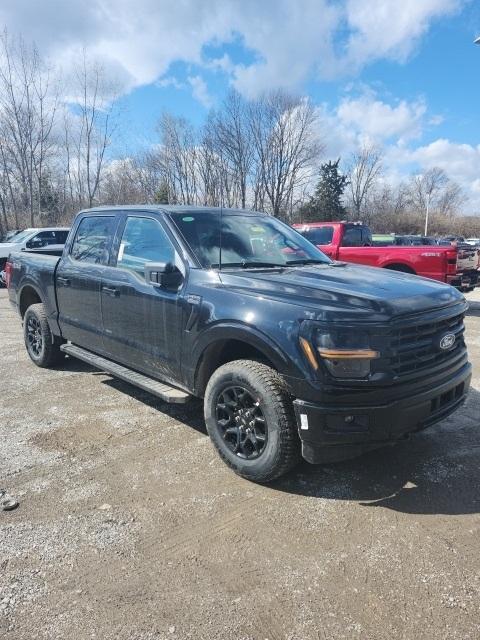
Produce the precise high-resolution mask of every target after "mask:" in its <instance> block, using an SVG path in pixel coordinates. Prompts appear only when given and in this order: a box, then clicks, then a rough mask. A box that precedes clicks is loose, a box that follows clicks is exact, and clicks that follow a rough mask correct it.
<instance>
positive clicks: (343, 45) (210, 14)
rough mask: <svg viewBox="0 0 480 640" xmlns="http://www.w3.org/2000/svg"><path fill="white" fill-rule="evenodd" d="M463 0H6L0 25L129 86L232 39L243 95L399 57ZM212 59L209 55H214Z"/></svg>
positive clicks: (58, 57)
mask: <svg viewBox="0 0 480 640" xmlns="http://www.w3.org/2000/svg"><path fill="white" fill-rule="evenodd" d="M461 2H462V0H402V1H399V0H369V2H365V0H338V1H337V2H332V1H331V0H330V1H329V0H302V2H296V1H294V0H263V2H258V0H202V1H201V2H198V1H197V0H183V1H182V2H175V3H173V2H171V0H136V1H135V2H133V1H132V0H89V1H88V2H85V3H72V2H62V1H60V0H42V2H41V3H33V4H32V2H31V0H15V2H3V3H2V6H1V8H0V23H1V24H5V25H6V26H7V28H8V29H9V30H10V31H11V32H14V33H17V32H21V33H23V35H24V37H25V38H27V39H29V40H30V39H33V40H35V41H36V42H37V44H38V46H39V47H40V49H41V51H43V52H45V53H48V54H50V56H51V58H52V60H53V61H55V62H59V63H63V64H64V65H66V66H68V64H69V63H70V61H71V60H72V57H74V56H77V55H78V51H79V50H80V49H81V48H82V47H86V48H87V49H88V52H89V54H90V55H92V56H97V57H98V58H100V59H101V60H102V62H103V63H104V65H105V66H106V67H107V68H108V69H109V70H110V69H111V70H115V73H116V76H118V77H120V78H122V80H123V83H124V87H125V90H128V89H130V88H132V87H135V86H139V85H142V84H148V83H151V82H154V81H156V80H158V79H159V78H161V77H162V76H163V75H165V74H166V73H168V71H169V67H170V65H171V64H172V63H173V62H176V61H181V62H185V63H193V64H196V65H199V66H200V67H202V66H204V67H209V65H211V64H212V61H211V60H208V58H207V59H205V55H204V51H203V49H204V47H205V46H206V45H211V44H214V45H221V44H223V43H228V42H230V41H232V40H234V39H237V40H240V41H241V42H243V43H244V44H245V46H246V47H247V49H249V50H250V51H251V52H252V53H253V55H254V60H253V61H252V62H251V63H248V64H244V65H241V64H236V65H234V64H233V63H232V61H231V60H230V59H229V58H228V57H225V56H224V57H220V58H217V68H220V67H221V68H222V69H223V71H224V72H225V73H227V74H228V75H230V77H231V79H232V82H233V83H234V84H235V86H236V87H237V88H238V89H239V90H241V91H242V92H243V93H245V94H246V95H250V96H251V95H255V94H257V93H258V92H260V91H263V90H265V89H270V88H272V87H285V88H289V89H292V88H299V87H300V86H301V84H302V83H303V82H304V81H305V80H306V79H308V78H309V77H312V76H316V77H333V76H335V75H336V74H338V73H339V71H340V70H343V72H347V73H349V72H351V70H352V69H357V70H358V69H360V68H361V67H362V66H364V65H366V64H368V63H369V62H371V61H372V60H376V59H378V58H381V57H389V58H394V59H397V60H404V59H405V57H406V56H408V55H409V54H410V53H411V52H412V50H413V49H414V47H415V45H416V44H417V43H418V41H419V38H421V36H422V35H424V34H425V33H426V31H427V30H428V28H429V26H430V24H431V22H432V20H434V19H435V18H438V17H441V16H446V15H449V14H451V13H452V12H453V11H454V10H455V9H456V8H458V7H459V6H460V4H461ZM214 64H215V62H214Z"/></svg>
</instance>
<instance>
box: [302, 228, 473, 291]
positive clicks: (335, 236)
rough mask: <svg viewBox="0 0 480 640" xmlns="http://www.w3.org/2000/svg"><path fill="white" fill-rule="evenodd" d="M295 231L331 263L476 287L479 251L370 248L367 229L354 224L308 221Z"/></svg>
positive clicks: (433, 247) (431, 247) (469, 288)
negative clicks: (335, 262)
mask: <svg viewBox="0 0 480 640" xmlns="http://www.w3.org/2000/svg"><path fill="white" fill-rule="evenodd" d="M294 227H295V228H296V230H297V231H299V232H300V233H301V234H302V235H303V236H305V237H306V238H307V239H308V240H310V242H312V243H313V244H314V245H316V246H317V247H318V248H319V249H321V250H322V251H323V253H325V254H327V256H329V257H330V258H333V259H334V260H344V261H345V262H356V263H359V264H366V265H370V266H372V267H383V268H385V269H393V270H394V271H403V272H404V273H412V274H416V275H419V276H424V277H425V278H431V279H432V280H439V281H440V282H446V283H448V284H451V285H453V286H454V287H457V288H458V289H461V290H462V291H472V290H473V289H474V288H475V287H476V286H477V284H479V276H480V272H479V267H480V264H479V260H480V256H479V252H478V250H476V249H475V248H474V247H472V248H471V249H469V250H467V249H463V248H461V249H458V248H457V247H455V246H446V247H445V246H437V245H425V246H403V247H402V246H391V247H376V246H372V234H371V232H370V229H369V228H368V227H367V226H365V225H363V224H361V223H356V222H310V223H308V224H296V225H294Z"/></svg>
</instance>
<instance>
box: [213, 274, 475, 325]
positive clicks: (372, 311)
mask: <svg viewBox="0 0 480 640" xmlns="http://www.w3.org/2000/svg"><path fill="white" fill-rule="evenodd" d="M220 279H221V281H222V284H223V285H224V286H225V287H228V288H229V289H231V290H234V291H236V292H238V293H239V294H243V295H254V296H258V297H262V298H267V299H276V300H279V301H283V302H286V303H290V304H295V305H299V306H301V307H303V309H304V312H303V313H304V316H305V317H307V318H309V319H316V320H324V321H328V320H331V319H334V320H335V322H338V321H339V320H340V321H352V320H355V321H357V322H358V321H369V322H375V321H377V322H381V321H388V320H391V319H392V318H393V317H396V316H401V315H410V314H414V313H421V312H422V311H428V310H432V309H439V308H441V307H447V306H451V305H455V304H458V303H459V302H462V301H464V298H463V296H462V294H461V293H459V292H458V291H457V290H456V289H454V288H453V287H451V286H449V285H446V284H442V283H440V282H436V281H434V280H428V279H426V278H421V277H419V276H413V275H409V274H405V273H399V272H395V271H389V270H387V269H378V268H375V267H364V266H359V265H354V264H344V263H332V264H322V265H308V266H304V267H295V268H285V269H279V270H278V271H276V270H275V271H272V270H268V271H267V270H254V271H253V270H244V271H241V270H238V271H237V270H236V271H221V272H220ZM339 311H340V312H341V315H340V316H339Z"/></svg>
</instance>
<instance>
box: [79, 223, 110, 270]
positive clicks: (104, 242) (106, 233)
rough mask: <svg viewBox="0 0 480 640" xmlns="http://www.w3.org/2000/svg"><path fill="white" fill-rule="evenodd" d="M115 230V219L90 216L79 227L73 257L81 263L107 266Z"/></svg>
mask: <svg viewBox="0 0 480 640" xmlns="http://www.w3.org/2000/svg"><path fill="white" fill-rule="evenodd" d="M114 230H115V217H113V216H88V217H87V218H83V220H82V221H81V222H80V224H79V225H78V229H77V233H76V235H75V240H74V241H73V245H72V250H71V252H70V255H71V257H72V258H73V259H74V260H77V261H79V262H87V263H91V264H107V263H108V258H109V251H110V244H111V241H112V237H113V233H114Z"/></svg>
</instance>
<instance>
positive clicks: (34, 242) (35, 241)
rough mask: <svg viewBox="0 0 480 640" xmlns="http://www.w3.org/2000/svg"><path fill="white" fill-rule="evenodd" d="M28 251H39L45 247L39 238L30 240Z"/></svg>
mask: <svg viewBox="0 0 480 640" xmlns="http://www.w3.org/2000/svg"><path fill="white" fill-rule="evenodd" d="M26 246H27V249H39V248H40V247H43V241H42V240H40V239H37V238H34V239H33V240H30V241H29V242H27V245H26Z"/></svg>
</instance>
